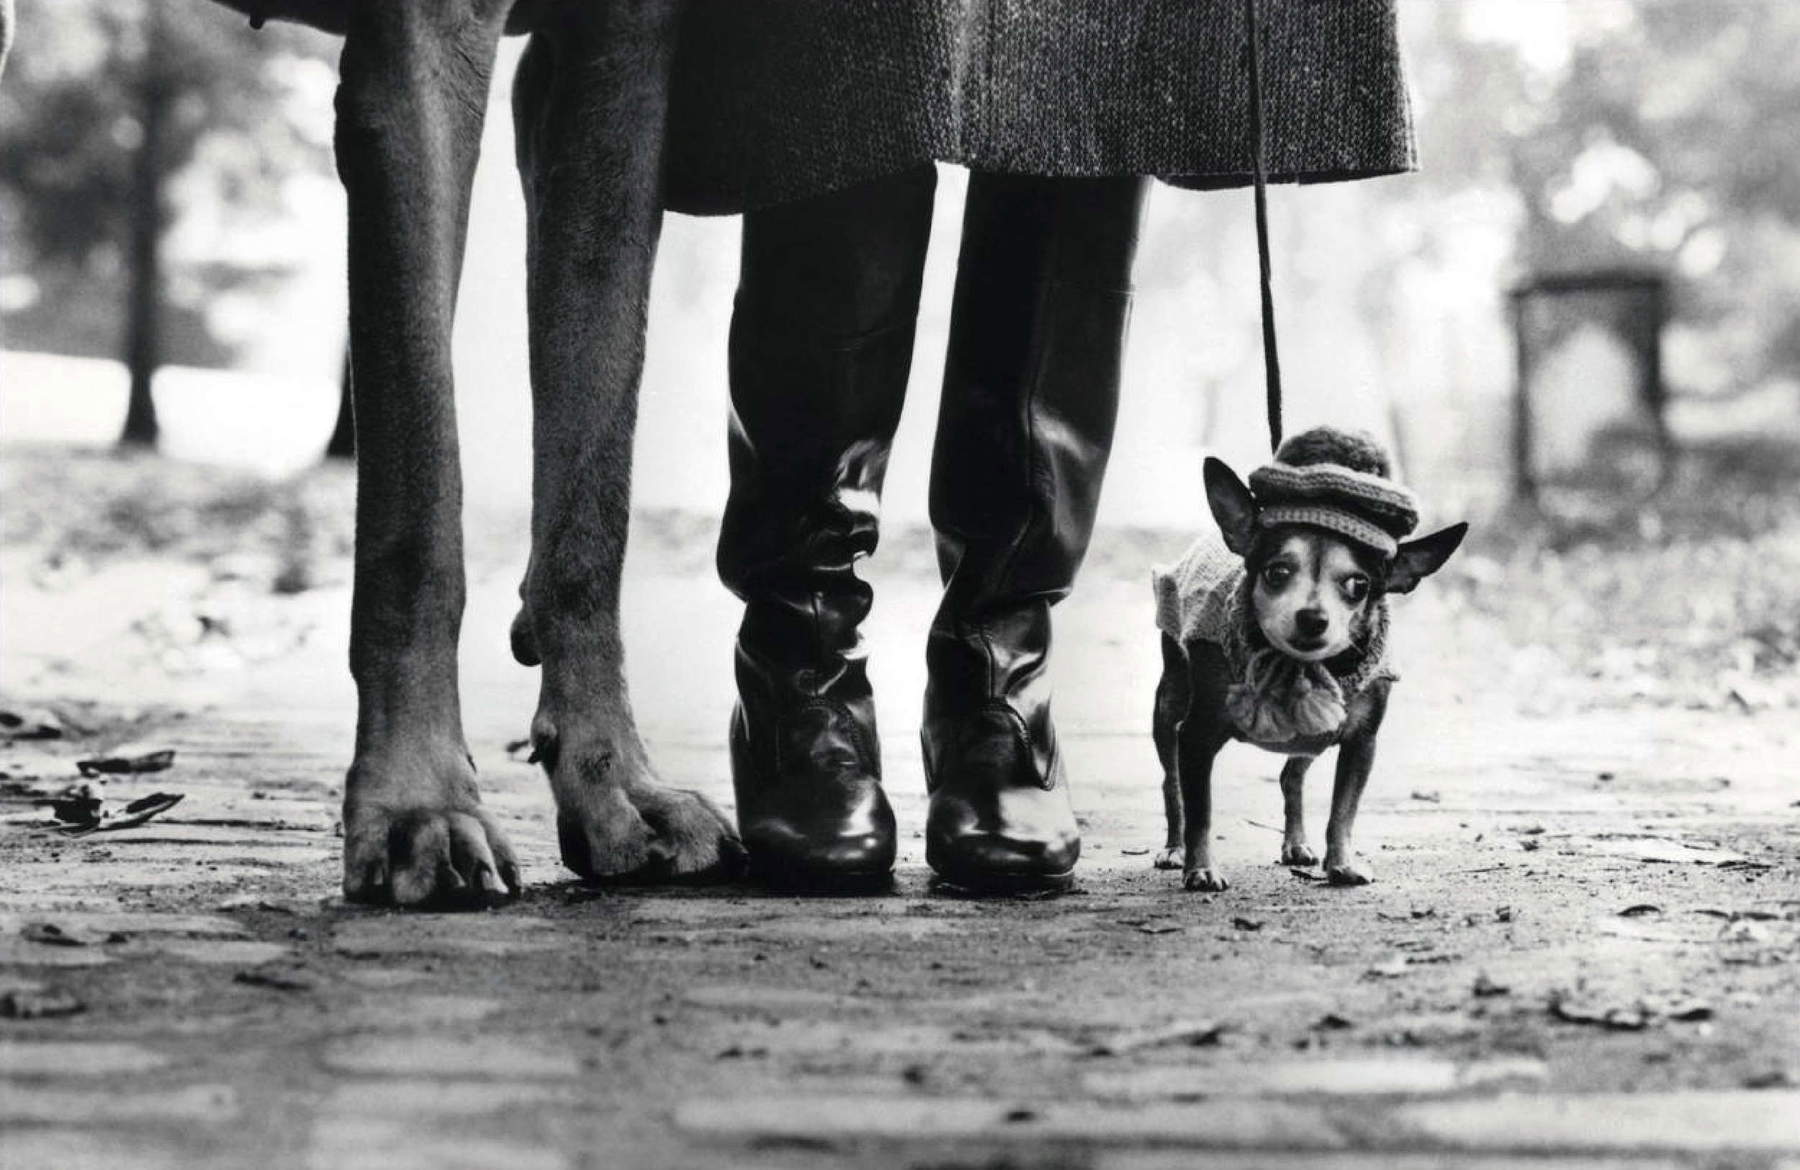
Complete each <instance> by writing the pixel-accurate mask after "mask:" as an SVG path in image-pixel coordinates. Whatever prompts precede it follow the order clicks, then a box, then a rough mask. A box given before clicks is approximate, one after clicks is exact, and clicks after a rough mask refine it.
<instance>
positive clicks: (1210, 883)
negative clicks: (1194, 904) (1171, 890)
mask: <svg viewBox="0 0 1800 1170" xmlns="http://www.w3.org/2000/svg"><path fill="white" fill-rule="evenodd" d="M1181 888H1182V889H1184V890H1190V891H1193V892H1195V893H1208V894H1216V893H1219V892H1220V891H1221V890H1228V889H1230V888H1231V883H1230V882H1228V881H1226V880H1225V875H1224V874H1222V873H1220V872H1219V871H1218V870H1216V869H1210V868H1208V869H1190V870H1188V871H1187V872H1186V873H1184V874H1182V875H1181Z"/></svg>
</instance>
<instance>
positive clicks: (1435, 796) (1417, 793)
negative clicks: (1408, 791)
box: [1412, 788, 1444, 804]
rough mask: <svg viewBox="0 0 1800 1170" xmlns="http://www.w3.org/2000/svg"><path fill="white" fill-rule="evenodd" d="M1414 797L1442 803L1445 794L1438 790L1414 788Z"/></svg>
mask: <svg viewBox="0 0 1800 1170" xmlns="http://www.w3.org/2000/svg"><path fill="white" fill-rule="evenodd" d="M1412 798H1413V799H1414V800H1422V801H1424V802H1425V803H1427V804H1440V803H1442V802H1443V799H1444V795H1443V793H1441V792H1436V791H1430V792H1427V791H1423V790H1421V789H1417V788H1415V789H1413V794H1412Z"/></svg>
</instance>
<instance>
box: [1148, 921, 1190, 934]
mask: <svg viewBox="0 0 1800 1170" xmlns="http://www.w3.org/2000/svg"><path fill="white" fill-rule="evenodd" d="M1182 929H1183V928H1182V927H1181V926H1179V925H1177V924H1175V923H1173V922H1140V923H1138V924H1137V931H1138V933H1139V934H1175V933H1177V932H1178V931H1180V930H1182Z"/></svg>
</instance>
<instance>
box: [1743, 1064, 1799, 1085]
mask: <svg viewBox="0 0 1800 1170" xmlns="http://www.w3.org/2000/svg"><path fill="white" fill-rule="evenodd" d="M1742 1084H1743V1086H1744V1088H1746V1089H1791V1088H1794V1087H1795V1086H1800V1075H1796V1074H1795V1072H1794V1070H1793V1069H1789V1068H1772V1069H1769V1070H1768V1071H1767V1072H1759V1073H1751V1074H1750V1075H1749V1076H1747V1077H1745V1078H1744V1079H1743V1081H1742Z"/></svg>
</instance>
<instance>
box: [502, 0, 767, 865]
mask: <svg viewBox="0 0 1800 1170" xmlns="http://www.w3.org/2000/svg"><path fill="white" fill-rule="evenodd" d="M678 9H679V4H678V3H677V2H676V0H654V2H650V3H640V4H613V3H587V4H571V5H566V6H564V8H563V9H562V10H561V14H560V16H558V17H557V19H556V21H555V23H554V24H553V25H552V26H551V27H548V28H546V29H544V30H543V31H541V32H540V33H538V34H537V35H535V36H534V37H533V39H532V42H531V44H530V46H529V47H528V48H527V50H526V55H525V57H524V59H523V60H522V61H521V63H520V67H519V75H518V79H517V81H516V83H515V90H514V115H515V117H516V119H517V123H518V147H519V163H520V173H521V177H522V179H523V181H524V185H525V198H526V208H527V217H528V233H529V237H528V260H527V263H528V269H529V273H528V280H527V290H528V295H529V301H530V311H531V386H532V407H533V414H534V422H533V442H532V446H533V485H532V525H531V538H532V551H531V563H530V567H529V568H528V569H527V572H526V579H525V583H524V587H523V589H522V593H523V597H524V607H523V610H522V612H521V614H520V617H519V619H518V621H517V622H516V623H515V636H514V648H515V650H517V651H518V652H519V654H520V657H521V658H523V659H525V660H527V661H529V660H530V659H532V658H541V660H542V665H543V679H542V686H541V690H540V694H539V700H538V709H537V715H536V717H535V718H534V719H533V722H532V729H531V731H532V742H533V744H534V746H535V748H536V753H537V758H538V759H539V760H540V762H542V764H543V765H544V768H545V770H546V771H547V772H548V773H549V777H550V785H551V788H552V790H553V792H554V793H555V796H556V806H557V830H558V836H559V838H560V842H561V846H562V858H563V863H564V864H565V865H567V866H568V867H569V868H570V869H572V870H574V871H575V872H577V873H579V874H581V875H582V876H584V877H590V878H639V879H643V878H669V877H695V876H703V875H715V874H723V873H726V872H729V871H730V870H733V869H735V868H736V867H737V864H738V862H739V861H740V860H741V857H742V847H741V846H740V845H739V843H738V839H737V834H736V833H735V831H734V830H733V829H732V827H731V824H730V822H729V821H728V820H727V819H726V818H725V816H724V815H723V814H722V813H721V812H720V811H719V810H718V809H717V808H715V807H714V806H713V805H712V804H711V803H710V802H709V801H707V800H706V799H705V798H703V797H701V796H698V795H697V794H694V793H688V792H677V791H671V790H669V789H665V788H663V787H661V786H660V785H659V784H657V783H656V781H655V777H654V775H653V773H652V771H651V768H650V762H649V758H648V756H647V754H646V753H645V751H644V745H643V743H642V741H641V740H640V738H639V736H638V730H637V724H636V722H635V720H634V719H633V717H632V710H631V701H630V698H629V696H628V694H627V690H626V681H625V663H624V648H623V645H622V641H621V638H620V632H619V588H620V572H621V569H622V567H623V562H624V556H625V537H626V529H627V526H628V524H629V520H630V507H631V455H632V433H633V430H634V428H635V427H636V423H637V392H638V379H639V375H640V373H641V371H642V368H643V356H644V351H643V345H644V325H645V315H646V310H647V302H648V298H649V290H650V273H651V267H652V263H653V260H654V257H655V254H656V244H657V236H658V232H659V230H660V228H661V222H662V212H661V196H662V192H661V181H660V173H661V166H662V143H663V125H664V116H665V108H666V103H667V96H668V95H667V89H668V75H669V66H670V62H671V58H672V56H673V48H674V38H675V33H676V18H677V15H678Z"/></svg>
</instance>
